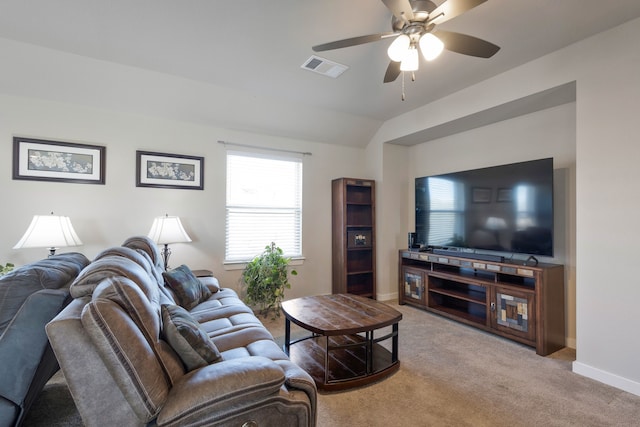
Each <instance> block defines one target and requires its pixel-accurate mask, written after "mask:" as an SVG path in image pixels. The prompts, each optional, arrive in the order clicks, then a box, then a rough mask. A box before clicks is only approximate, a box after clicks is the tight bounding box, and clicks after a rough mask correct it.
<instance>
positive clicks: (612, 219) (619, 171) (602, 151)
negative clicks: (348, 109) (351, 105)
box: [370, 19, 640, 395]
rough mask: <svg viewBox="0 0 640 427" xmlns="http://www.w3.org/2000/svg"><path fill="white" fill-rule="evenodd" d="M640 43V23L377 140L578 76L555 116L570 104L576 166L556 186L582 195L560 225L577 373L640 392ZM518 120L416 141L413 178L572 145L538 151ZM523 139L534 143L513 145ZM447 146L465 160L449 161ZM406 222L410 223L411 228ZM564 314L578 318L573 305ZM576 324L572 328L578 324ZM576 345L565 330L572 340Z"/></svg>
mask: <svg viewBox="0 0 640 427" xmlns="http://www.w3.org/2000/svg"><path fill="white" fill-rule="evenodd" d="M637 40H640V20H638V19H636V20H633V21H630V22H628V23H626V24H624V25H621V26H619V27H617V28H614V29H612V30H609V31H606V32H604V33H602V34H599V35H596V36H594V37H591V38H589V39H586V40H583V41H581V42H578V43H576V44H574V45H571V46H569V47H567V48H565V49H562V50H560V51H557V52H554V53H552V54H549V55H547V56H544V57H542V58H539V59H537V60H535V61H532V62H530V63H527V64H525V65H522V66H520V67H517V68H514V69H512V70H510V71H508V72H505V73H503V74H501V75H498V76H495V77H493V78H491V79H488V80H486V81H484V82H482V83H479V84H477V85H474V86H472V87H469V88H466V89H464V90H461V91H459V92H457V93H455V94H452V95H450V96H447V97H446V98H443V99H440V100H438V101H435V102H433V103H431V104H428V105H425V106H423V107H421V108H418V109H416V110H414V111H412V112H410V113H407V114H404V115H402V116H398V117H396V118H394V119H391V120H389V121H387V122H385V124H384V125H383V126H382V127H381V128H380V130H379V131H378V133H377V134H376V136H375V137H374V138H373V140H372V141H371V143H370V144H376V145H378V144H384V142H385V141H388V140H392V139H395V138H399V137H401V136H404V135H407V134H411V133H414V132H418V131H420V130H423V129H426V128H430V127H432V126H437V125H439V124H442V123H446V122H448V121H451V120H455V119H458V118H461V117H464V116H466V115H469V114H473V113H476V112H478V111H483V110H485V109H488V108H491V107H494V106H498V105H502V104H504V103H506V102H509V101H513V100H517V99H520V98H523V97H526V96H528V95H531V94H534V93H537V92H541V91H543V90H546V89H550V88H553V87H556V86H559V85H562V84H565V83H568V82H573V81H575V82H576V86H577V95H576V102H575V116H572V115H571V114H569V112H568V111H567V110H566V109H565V108H566V107H560V109H559V110H558V111H557V112H559V113H560V112H562V111H564V113H565V114H567V119H568V120H567V121H566V123H565V124H564V125H561V126H559V127H557V128H556V129H557V130H558V131H560V132H561V134H562V135H564V136H566V137H567V138H568V139H562V141H565V142H566V141H568V140H569V139H570V138H571V135H572V134H575V167H574V166H573V165H572V163H571V160H570V156H569V155H565V156H566V157H563V158H562V159H563V160H561V162H559V163H557V165H556V167H558V166H561V167H562V169H560V171H556V177H558V178H562V179H563V181H562V182H563V184H562V187H560V188H558V187H557V188H556V189H557V190H558V193H557V194H556V200H557V197H558V196H559V195H562V194H565V195H567V196H568V197H569V199H571V198H572V197H574V196H573V194H574V193H575V205H572V203H571V202H569V204H568V206H566V207H565V209H566V210H565V212H564V214H563V216H564V217H565V218H567V221H568V222H567V224H566V227H565V229H564V230H559V232H560V233H561V235H562V237H563V238H564V242H565V243H564V246H565V247H564V249H563V250H562V251H561V252H563V253H565V254H568V257H566V258H565V259H564V262H565V263H567V264H568V266H569V278H568V291H569V295H570V294H571V292H573V290H572V289H575V302H574V304H575V346H576V349H577V360H576V362H574V364H573V369H574V372H576V373H579V374H582V375H585V376H588V377H590V378H594V379H596V380H599V381H602V382H605V383H607V384H610V385H612V386H614V387H618V388H620V389H623V390H626V391H629V392H631V393H634V394H638V395H640V364H638V363H637V360H638V358H639V357H640V340H638V339H636V336H637V330H638V328H639V326H640V320H638V318H637V316H635V312H636V311H637V310H636V305H637V303H636V302H637V301H638V300H640V282H639V280H638V278H637V274H636V271H635V270H634V269H633V268H632V266H633V265H634V262H635V252H636V251H635V243H636V240H637V237H638V236H640V222H639V221H637V220H636V217H637V212H638V210H639V209H640V190H638V189H637V185H636V183H637V182H640V168H638V167H637V165H636V163H637V159H638V158H640V144H638V143H637V137H636V134H637V120H638V119H637V116H638V111H640V51H639V50H638V49H637V47H636V44H637ZM569 108H571V107H569ZM539 117H542V116H539ZM572 117H575V119H574V120H571V118H572ZM519 120H520V119H512V120H509V121H507V122H508V124H505V125H504V126H506V127H505V128H504V130H505V131H506V133H505V134H504V135H502V136H503V138H502V139H500V138H495V135H491V132H492V131H493V130H496V129H499V128H500V127H501V126H502V125H500V124H497V125H494V126H497V127H495V128H494V126H491V127H486V128H479V129H476V130H473V131H469V132H467V133H465V134H459V135H455V136H452V137H449V138H443V140H442V141H432V142H428V143H425V144H423V145H424V146H418V147H416V148H413V149H412V150H414V152H413V153H412V154H411V155H410V156H409V157H410V158H411V159H412V160H414V159H417V158H419V157H420V156H418V155H415V154H416V153H417V152H423V153H428V154H429V156H425V158H424V160H423V161H424V162H425V164H424V166H422V168H423V169H421V171H420V172H418V170H417V169H416V170H415V172H414V173H415V174H416V175H421V174H423V173H422V171H425V172H428V173H437V172H440V171H447V169H455V170H462V169H468V168H472V167H480V166H483V165H489V164H493V163H494V159H495V163H500V162H503V161H511V160H514V161H515V160H519V159H526V158H529V156H535V157H537V156H538V154H542V152H544V151H545V150H551V151H549V152H553V153H555V152H556V151H557V150H558V149H560V150H564V149H565V148H568V146H565V145H563V146H562V147H565V148H562V147H555V146H549V147H546V148H543V149H542V151H539V148H538V146H541V147H543V146H544V144H546V142H547V140H546V139H543V140H540V139H531V140H529V139H528V138H529V136H530V135H536V134H538V133H539V132H541V130H540V129H538V128H537V125H536V126H534V127H523V128H522V129H520V132H519V133H515V130H516V127H517V126H516V125H517V124H518V121H519ZM532 124H535V121H534V122H532ZM511 126H513V128H512V129H511V130H510V129H509V127H511ZM543 136H545V137H546V138H548V137H553V136H554V135H545V134H543ZM554 139H555V137H554V138H552V140H554ZM445 140H446V141H445ZM523 141H528V142H527V144H520V145H518V144H516V142H520V143H521V142H523ZM444 142H446V144H444ZM451 151H454V152H456V153H457V154H458V156H457V157H453V158H452V156H450V154H449V153H450V152H451ZM460 154H462V156H460ZM554 156H555V154H554ZM574 175H575V180H574ZM410 178H412V177H410ZM381 185H384V183H382V184H381ZM411 191H412V190H411V189H408V190H407V195H406V198H407V200H408V202H409V204H411V202H412V199H411V197H412V196H411ZM410 224H411V220H409V219H407V221H406V224H405V227H406V228H405V230H409V229H410ZM573 230H575V233H574V231H573ZM557 234H558V233H556V236H557ZM378 244H379V246H380V245H384V246H387V247H388V246H390V245H394V244H396V242H395V241H393V240H392V239H391V240H387V241H381V242H380V241H379V242H378ZM574 253H575V262H574V260H573V259H572V257H573V255H572V254H574ZM565 256H566V255H565ZM570 298H571V295H570ZM568 311H569V314H570V315H571V311H572V307H571V303H570V305H569V307H568ZM569 327H570V328H569V331H570V332H569V333H570V334H571V333H572V332H571V329H572V328H573V327H572V326H571V324H569ZM571 340H572V337H568V342H569V343H571Z"/></svg>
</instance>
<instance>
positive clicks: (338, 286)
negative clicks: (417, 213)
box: [331, 178, 376, 298]
mask: <svg viewBox="0 0 640 427" xmlns="http://www.w3.org/2000/svg"><path fill="white" fill-rule="evenodd" d="M331 194H332V270H333V273H332V276H333V282H332V292H333V293H352V294H357V295H361V296H365V297H370V298H375V297H376V288H375V283H376V281H375V280H376V277H375V226H374V225H375V182H374V181H372V180H367V179H353V178H338V179H334V180H333V181H332V182H331Z"/></svg>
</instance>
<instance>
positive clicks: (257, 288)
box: [242, 242, 298, 318]
mask: <svg viewBox="0 0 640 427" xmlns="http://www.w3.org/2000/svg"><path fill="white" fill-rule="evenodd" d="M289 261H291V259H290V258H286V257H285V256H283V251H282V249H280V248H279V247H277V246H276V244H275V243H273V242H271V245H269V246H266V247H265V249H264V252H262V254H260V255H258V256H257V257H255V258H254V259H253V260H251V261H250V262H249V263H248V264H247V266H246V267H245V269H244V271H243V272H242V282H243V283H244V284H245V285H246V286H247V297H246V302H247V303H248V304H249V305H257V306H258V307H259V309H260V314H262V315H263V316H264V317H267V315H268V314H269V312H271V311H272V310H273V311H274V312H275V314H276V315H277V316H280V303H281V302H282V299H283V298H284V290H285V288H286V289H290V288H291V284H290V283H289ZM291 274H292V275H294V276H296V275H297V274H298V272H297V271H296V270H291ZM273 318H275V317H273Z"/></svg>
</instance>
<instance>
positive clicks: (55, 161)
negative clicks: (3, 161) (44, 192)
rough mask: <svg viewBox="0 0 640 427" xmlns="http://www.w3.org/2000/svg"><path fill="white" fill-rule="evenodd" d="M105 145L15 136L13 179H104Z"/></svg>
mask: <svg viewBox="0 0 640 427" xmlns="http://www.w3.org/2000/svg"><path fill="white" fill-rule="evenodd" d="M106 150H107V149H106V147H104V146H99V145H89V144H77V143H72V142H63V141H50V140H45V139H33V138H23V137H17V136H16V137H14V138H13V179H24V180H31V181H53V182H70V183H78V184H102V185H104V183H105V171H106Z"/></svg>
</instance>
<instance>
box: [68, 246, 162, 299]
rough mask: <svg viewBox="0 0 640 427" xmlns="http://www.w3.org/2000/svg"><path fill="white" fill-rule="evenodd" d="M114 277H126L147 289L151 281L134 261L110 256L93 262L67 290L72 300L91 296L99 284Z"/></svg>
mask: <svg viewBox="0 0 640 427" xmlns="http://www.w3.org/2000/svg"><path fill="white" fill-rule="evenodd" d="M114 276H120V277H126V278H128V279H130V280H132V281H133V282H134V283H136V284H138V285H139V286H143V287H147V285H148V284H149V283H150V282H151V280H152V279H151V277H150V276H149V274H148V273H147V272H146V271H145V269H144V268H143V267H141V266H140V264H138V263H136V262H135V261H132V260H131V259H128V258H125V257H122V256H115V255H110V256H105V257H103V258H100V259H97V260H95V261H93V262H92V263H91V264H89V265H88V266H87V267H86V268H85V269H84V270H82V271H81V272H80V274H79V275H78V277H77V278H76V279H75V280H74V281H73V283H72V284H71V287H70V289H69V290H70V292H71V296H73V297H74V298H82V297H85V296H91V295H92V294H93V291H94V290H95V289H96V287H97V286H98V285H99V284H100V282H102V281H103V280H104V279H108V278H110V277H114ZM156 288H157V285H156Z"/></svg>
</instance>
